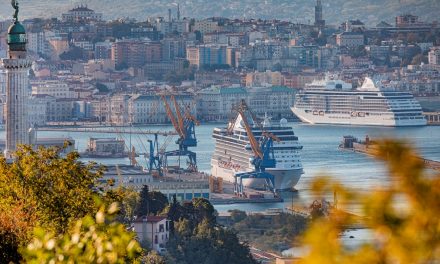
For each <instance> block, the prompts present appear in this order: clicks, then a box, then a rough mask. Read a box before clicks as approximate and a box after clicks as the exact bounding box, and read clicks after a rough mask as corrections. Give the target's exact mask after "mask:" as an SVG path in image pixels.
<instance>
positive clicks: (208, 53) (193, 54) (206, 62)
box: [186, 45, 227, 68]
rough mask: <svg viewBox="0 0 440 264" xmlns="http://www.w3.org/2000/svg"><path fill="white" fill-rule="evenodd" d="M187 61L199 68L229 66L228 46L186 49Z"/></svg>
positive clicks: (201, 46) (199, 46) (200, 46)
mask: <svg viewBox="0 0 440 264" xmlns="http://www.w3.org/2000/svg"><path fill="white" fill-rule="evenodd" d="M186 59H187V60H188V61H189V63H190V65H194V66H197V68H204V67H216V66H225V65H227V61H226V46H222V45H198V46H196V47H187V48H186Z"/></svg>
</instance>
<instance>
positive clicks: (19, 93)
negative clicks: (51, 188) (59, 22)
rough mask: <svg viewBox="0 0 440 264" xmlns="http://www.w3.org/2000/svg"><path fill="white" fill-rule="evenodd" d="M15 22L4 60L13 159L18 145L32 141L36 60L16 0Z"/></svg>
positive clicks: (9, 151)
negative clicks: (31, 96) (32, 70)
mask: <svg viewBox="0 0 440 264" xmlns="http://www.w3.org/2000/svg"><path fill="white" fill-rule="evenodd" d="M12 6H13V7H14V9H15V14H14V22H13V24H12V25H11V26H10V27H9V29H8V54H7V58H6V59H3V60H2V62H3V67H4V68H5V70H6V82H7V86H6V148H5V157H6V158H10V157H11V154H12V153H13V152H14V151H15V150H16V149H17V145H20V144H29V133H28V130H29V122H28V117H27V104H26V101H27V98H28V91H27V90H28V85H29V79H28V78H29V76H28V73H29V69H30V67H31V66H32V61H30V60H28V59H27V58H26V42H27V40H26V31H25V28H24V26H23V25H22V24H21V23H20V22H19V21H18V3H17V2H16V1H15V0H13V1H12Z"/></svg>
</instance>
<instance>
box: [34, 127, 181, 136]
mask: <svg viewBox="0 0 440 264" xmlns="http://www.w3.org/2000/svg"><path fill="white" fill-rule="evenodd" d="M38 131H60V132H80V133H81V132H82V133H102V134H120V133H124V134H135V135H162V136H175V135H177V132H175V131H159V130H141V129H139V128H130V127H98V128H94V127H40V128H38Z"/></svg>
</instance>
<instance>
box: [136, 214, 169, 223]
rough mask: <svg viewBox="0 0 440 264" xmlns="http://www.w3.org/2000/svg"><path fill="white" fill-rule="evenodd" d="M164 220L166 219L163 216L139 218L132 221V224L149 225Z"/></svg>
mask: <svg viewBox="0 0 440 264" xmlns="http://www.w3.org/2000/svg"><path fill="white" fill-rule="evenodd" d="M164 219H166V217H165V216H139V217H138V218H136V220H134V222H135V223H142V222H144V221H146V222H149V223H157V222H160V221H162V220H164Z"/></svg>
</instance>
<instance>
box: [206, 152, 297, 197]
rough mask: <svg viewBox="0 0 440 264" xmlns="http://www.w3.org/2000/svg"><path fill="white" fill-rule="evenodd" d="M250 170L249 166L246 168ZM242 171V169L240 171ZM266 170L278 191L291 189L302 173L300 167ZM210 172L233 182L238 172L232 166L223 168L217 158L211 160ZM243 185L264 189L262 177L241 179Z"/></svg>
mask: <svg viewBox="0 0 440 264" xmlns="http://www.w3.org/2000/svg"><path fill="white" fill-rule="evenodd" d="M247 171H248V172H249V171H252V169H251V168H249V169H248V170H247ZM241 172H243V171H241ZM266 172H268V173H270V174H272V175H273V176H274V180H275V189H276V190H278V191H282V190H292V189H293V188H294V187H295V185H296V184H297V183H298V181H299V180H300V178H301V175H302V174H303V173H304V171H303V169H302V168H296V169H266ZM211 173H212V176H214V177H219V178H222V179H223V180H224V181H228V182H231V183H233V182H234V181H235V178H234V175H235V174H236V173H240V171H236V170H234V169H232V168H225V167H223V166H221V165H220V164H219V163H218V161H217V160H215V159H212V160H211ZM243 185H244V186H245V187H248V188H252V189H264V188H265V180H264V179H243Z"/></svg>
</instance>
